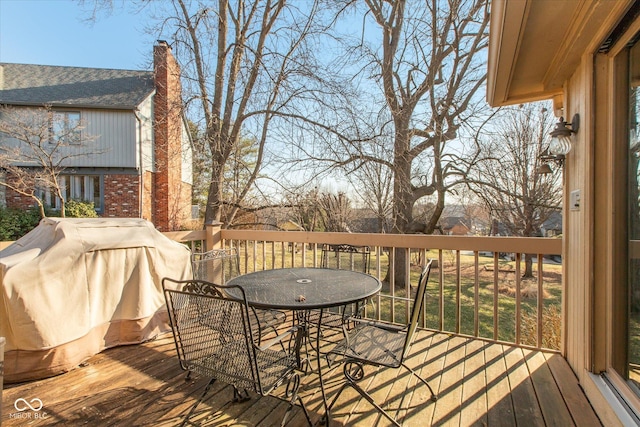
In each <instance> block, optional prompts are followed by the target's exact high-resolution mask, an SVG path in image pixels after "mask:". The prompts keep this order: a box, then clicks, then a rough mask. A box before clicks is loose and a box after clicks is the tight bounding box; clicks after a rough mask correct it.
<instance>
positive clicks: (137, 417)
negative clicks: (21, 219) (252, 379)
mask: <svg viewBox="0 0 640 427" xmlns="http://www.w3.org/2000/svg"><path fill="white" fill-rule="evenodd" d="M407 363H408V364H409V366H411V367H413V368H414V369H416V371H417V372H419V373H420V374H421V375H422V377H423V378H425V379H427V380H428V381H429V383H430V384H431V386H432V387H433V388H434V389H435V390H436V392H437V394H438V397H439V398H438V401H437V402H435V403H434V402H431V401H430V400H429V392H428V390H427V388H426V387H424V386H417V387H415V382H414V380H413V379H411V377H410V375H406V373H405V371H404V370H394V369H379V370H375V369H373V368H369V370H368V371H367V376H366V377H365V379H364V380H363V383H362V384H364V386H365V387H366V388H367V390H369V392H370V393H372V394H373V396H374V398H375V399H376V400H377V401H379V402H384V401H386V402H387V403H386V407H387V408H389V409H391V410H392V412H393V414H394V415H396V416H397V417H398V419H399V421H400V422H401V423H402V424H403V425H405V426H421V427H422V426H428V425H448V426H471V425H477V426H482V425H484V426H491V427H494V426H545V425H546V426H562V427H566V426H573V425H575V426H589V427H590V426H595V425H600V422H599V420H598V418H597V417H596V415H595V413H594V412H593V410H592V408H591V406H590V405H589V402H588V401H587V399H586V397H585V396H584V394H583V392H582V390H581V389H580V387H579V386H578V383H577V380H576V378H575V376H574V375H573V372H572V371H571V369H570V368H569V366H568V365H567V363H566V362H565V360H564V359H563V358H562V357H561V356H559V355H556V354H553V353H544V352H537V351H529V350H523V349H520V348H515V347H509V346H503V345H499V344H491V343H486V342H484V341H480V340H473V339H467V338H462V337H456V336H450V335H446V334H441V333H435V332H430V331H419V332H418V334H417V335H416V337H415V341H414V344H413V346H412V349H411V355H410V357H409V358H408V361H407ZM312 366H314V367H315V366H317V365H316V363H315V361H313V363H312ZM323 372H325V371H324V370H323ZM341 380H342V370H341V369H340V368H338V369H333V370H331V371H328V374H327V381H326V383H327V385H328V390H329V396H330V397H331V396H332V395H333V394H334V393H335V391H336V390H337V388H338V386H339V384H340V383H341ZM205 384H206V380H204V379H195V380H191V381H185V374H184V372H183V371H181V370H180V368H179V367H178V363H177V358H176V357H175V346H174V344H173V338H172V336H171V335H166V336H164V337H162V338H159V339H157V340H155V341H152V342H148V343H145V344H141V345H133V346H123V347H117V348H113V349H109V350H106V351H104V352H103V353H101V354H98V355H96V356H94V357H93V358H91V359H90V360H89V361H88V362H87V363H86V364H85V365H84V366H82V367H80V368H77V369H75V370H73V371H71V372H68V373H66V374H64V375H60V376H57V377H53V378H48V379H44V380H40V381H33V382H29V383H23V384H5V389H4V395H3V399H2V425H3V426H23V425H33V426H44V425H55V424H58V425H64V426H76V425H87V426H173V425H176V424H179V423H180V422H181V421H182V419H183V417H184V415H185V414H186V413H187V412H188V411H189V409H190V407H191V406H192V405H193V403H194V402H195V401H196V400H197V398H198V397H199V395H200V393H201V392H202V390H203V387H204V385H205ZM302 387H303V390H302V392H301V394H302V398H303V400H304V401H305V404H306V405H307V408H308V409H309V412H310V413H311V416H312V419H313V421H314V422H317V421H318V420H319V418H320V415H321V397H320V392H319V389H318V377H317V375H316V374H315V373H311V374H309V375H307V376H306V377H304V383H303V386H302ZM281 389H282V387H281ZM281 389H279V390H277V391H278V392H282V390H281ZM232 394H233V392H232V389H231V387H229V386H224V385H223V384H221V383H216V384H214V386H213V387H212V389H211V391H210V392H209V398H208V399H207V400H206V401H205V402H204V403H202V404H201V405H200V406H198V409H197V410H196V412H195V415H194V416H193V417H192V421H193V425H206V426H214V425H215V426H232V425H234V426H273V425H279V424H280V419H281V418H282V415H283V413H284V411H285V410H286V404H285V403H283V402H282V401H280V400H278V399H275V398H273V397H267V398H260V399H259V398H257V397H254V398H252V399H251V400H250V401H248V402H244V403H231V398H232ZM34 398H38V399H40V400H41V401H42V409H41V410H40V411H38V412H37V413H36V412H34V411H31V410H29V409H27V410H26V411H23V412H18V411H17V410H16V409H15V407H14V403H15V402H16V400H17V399H25V400H27V401H31V400H32V399H34ZM18 406H20V405H18ZM36 416H37V417H36ZM333 420H334V422H333V423H332V425H350V426H351V425H353V426H367V427H369V426H377V425H380V426H386V425H389V423H388V422H387V420H386V419H384V418H381V417H379V416H378V414H377V413H376V412H375V410H374V409H373V408H372V407H371V406H370V405H369V403H368V402H367V401H366V400H364V399H360V398H359V395H358V394H357V393H356V392H355V391H354V390H352V389H347V390H346V391H345V392H343V394H342V396H341V397H340V399H339V401H338V403H337V404H336V408H335V409H334V411H333ZM304 425H306V422H305V419H304V415H303V414H302V411H301V410H300V409H299V408H296V409H295V411H294V415H293V416H292V417H291V418H290V420H289V423H288V426H304Z"/></svg>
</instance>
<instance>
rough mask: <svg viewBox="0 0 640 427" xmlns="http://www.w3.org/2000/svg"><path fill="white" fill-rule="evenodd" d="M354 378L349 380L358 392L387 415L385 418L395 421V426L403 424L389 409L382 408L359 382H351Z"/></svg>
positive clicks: (398, 426) (399, 426)
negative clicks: (388, 411) (389, 412)
mask: <svg viewBox="0 0 640 427" xmlns="http://www.w3.org/2000/svg"><path fill="white" fill-rule="evenodd" d="M351 381H352V380H349V382H350V383H351V387H353V388H354V389H355V390H356V391H357V392H358V393H360V395H361V396H362V397H364V398H365V399H367V400H368V401H369V403H371V404H372V405H373V406H374V407H375V408H376V409H377V410H378V412H380V413H381V414H382V415H384V416H385V418H387V419H388V420H389V421H391V422H392V423H393V425H394V426H397V427H401V424H400V423H399V422H397V421H396V420H395V418H393V417H392V416H391V415H389V414H388V413H387V411H385V410H384V409H382V407H381V406H380V405H378V404H377V403H376V402H375V401H374V400H373V398H372V397H371V395H370V394H369V393H367V392H366V391H365V390H364V389H363V388H361V387H360V386H359V385H358V384H356V383H354V382H351Z"/></svg>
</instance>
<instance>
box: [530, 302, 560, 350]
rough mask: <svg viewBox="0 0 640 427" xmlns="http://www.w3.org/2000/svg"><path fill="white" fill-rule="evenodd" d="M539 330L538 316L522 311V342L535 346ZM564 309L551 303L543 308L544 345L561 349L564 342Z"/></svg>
mask: <svg viewBox="0 0 640 427" xmlns="http://www.w3.org/2000/svg"><path fill="white" fill-rule="evenodd" d="M537 331H538V318H537V317H536V314H535V313H529V312H527V311H523V313H522V325H521V334H522V343H523V344H525V345H532V346H535V345H536V344H537V343H536V341H537V340H536V337H537ZM561 340H562V311H561V309H560V306H559V305H550V306H547V307H544V308H543V309H542V347H543V348H549V349H552V350H560V345H561V344H562V342H561Z"/></svg>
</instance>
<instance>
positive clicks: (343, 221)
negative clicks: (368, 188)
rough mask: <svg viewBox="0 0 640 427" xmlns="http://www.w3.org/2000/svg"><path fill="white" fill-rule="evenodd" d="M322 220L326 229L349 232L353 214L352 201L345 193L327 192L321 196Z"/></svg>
mask: <svg viewBox="0 0 640 427" xmlns="http://www.w3.org/2000/svg"><path fill="white" fill-rule="evenodd" d="M319 203H320V207H321V209H322V221H323V222H324V228H325V231H333V232H337V233H344V232H349V231H350V230H349V220H350V219H351V216H352V211H351V201H350V200H349V198H348V197H347V195H346V194H344V193H341V192H340V193H338V194H331V193H325V194H323V195H322V196H321V197H320V200H319Z"/></svg>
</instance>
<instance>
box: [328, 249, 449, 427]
mask: <svg viewBox="0 0 640 427" xmlns="http://www.w3.org/2000/svg"><path fill="white" fill-rule="evenodd" d="M432 262H433V261H429V262H428V263H427V265H426V267H425V268H424V269H423V271H422V273H421V274H420V280H419V281H418V289H417V291H416V296H415V299H414V302H413V309H412V310H411V318H410V321H409V324H408V325H407V326H405V327H399V326H395V325H391V324H385V323H380V322H373V321H367V320H366V319H359V318H357V319H351V320H352V321H353V322H355V327H354V328H353V329H352V330H351V331H346V330H345V338H344V339H343V340H342V341H341V342H340V343H339V344H338V345H337V346H336V347H335V348H333V349H332V350H331V351H330V352H329V353H328V354H327V360H328V361H329V364H331V363H332V362H334V361H335V358H336V357H339V356H343V357H344V359H343V360H342V362H343V363H344V366H343V373H344V376H345V378H346V382H345V383H344V384H343V385H342V386H341V387H340V389H339V390H338V393H337V394H336V395H335V397H334V398H333V400H332V401H331V404H330V405H329V410H331V408H332V407H333V405H334V404H335V403H336V401H337V400H338V397H340V394H341V393H342V392H343V391H344V389H345V388H346V387H349V386H350V387H353V388H354V389H355V390H356V391H357V392H358V393H360V395H362V396H363V397H364V398H365V399H367V400H368V401H369V402H370V403H371V404H372V405H373V406H374V407H375V408H376V409H377V410H378V411H379V412H380V413H381V414H382V415H384V416H385V417H386V418H387V419H389V420H390V421H391V422H392V423H393V424H394V425H397V426H399V425H400V424H399V423H398V422H397V421H396V420H395V419H394V418H393V417H392V416H391V415H389V414H388V413H387V412H386V411H385V410H384V409H382V407H381V406H380V405H378V404H377V403H376V402H375V401H374V400H373V398H372V397H371V395H369V393H367V391H366V390H364V389H363V388H362V387H360V386H359V385H358V384H357V383H358V381H360V380H362V379H363V378H364V366H365V365H371V366H386V367H389V368H399V367H403V368H405V369H407V370H408V371H409V372H411V374H412V375H414V376H415V377H416V378H418V379H419V380H420V381H421V382H422V383H423V384H425V385H426V386H427V387H428V388H429V391H430V392H431V400H432V401H435V400H437V396H436V394H435V393H434V391H433V389H432V388H431V386H430V385H429V383H427V381H426V380H424V379H423V378H421V377H420V376H419V375H418V374H417V373H416V372H415V371H413V370H412V369H411V368H410V367H409V366H407V365H406V364H405V363H404V358H405V356H406V355H407V353H408V351H409V347H410V346H411V341H412V339H413V335H414V333H415V331H416V328H417V326H418V319H419V318H420V313H421V312H422V307H423V306H424V297H425V294H426V289H427V282H428V281H429V273H430V271H431V263H432ZM327 416H329V414H327Z"/></svg>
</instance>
